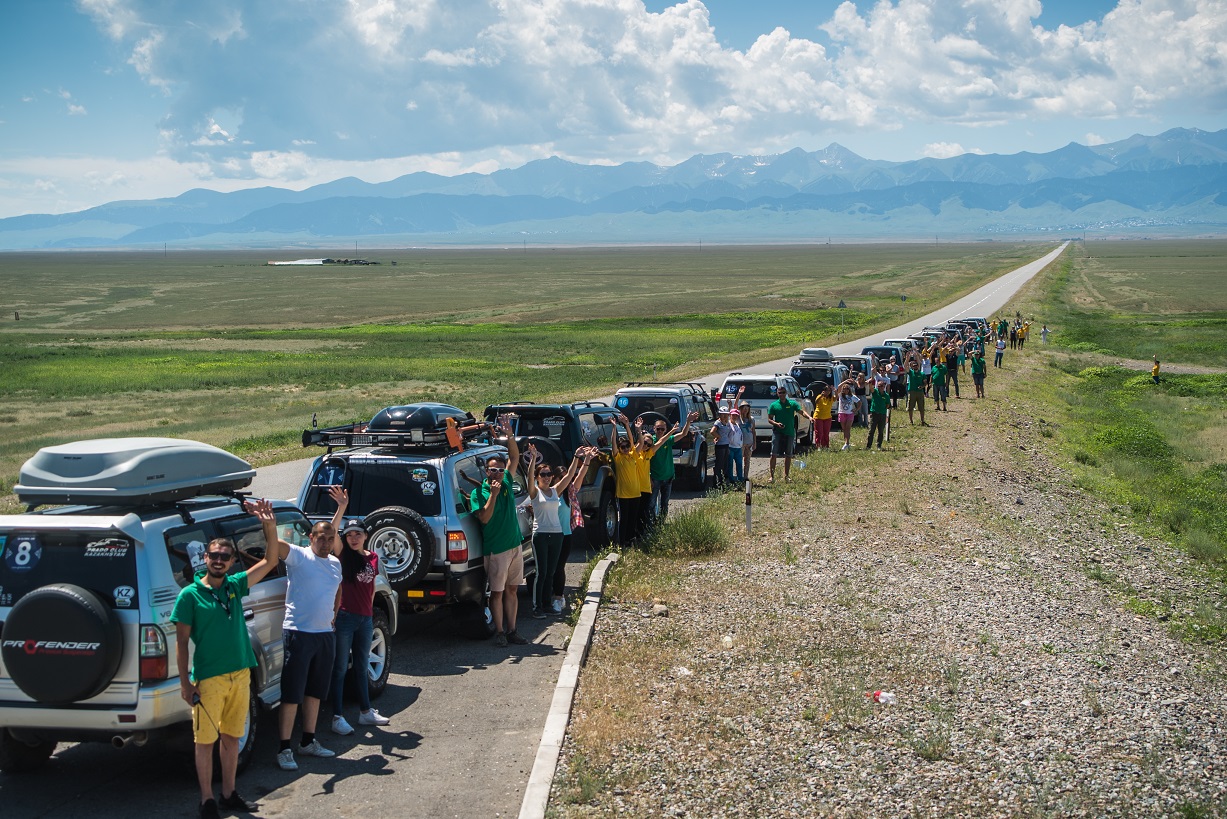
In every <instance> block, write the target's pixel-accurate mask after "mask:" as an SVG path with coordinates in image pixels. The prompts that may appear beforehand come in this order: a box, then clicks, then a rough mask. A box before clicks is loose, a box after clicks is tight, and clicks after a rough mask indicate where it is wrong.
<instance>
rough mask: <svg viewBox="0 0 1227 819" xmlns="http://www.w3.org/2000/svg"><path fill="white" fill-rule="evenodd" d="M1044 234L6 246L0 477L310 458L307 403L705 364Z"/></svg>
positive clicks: (830, 321) (494, 397) (779, 350)
mask: <svg viewBox="0 0 1227 819" xmlns="http://www.w3.org/2000/svg"><path fill="white" fill-rule="evenodd" d="M1048 249H1049V248H1048V246H1045V245H1030V244H1011V245H1005V244H1001V245H998V244H979V245H943V246H940V247H933V246H915V245H913V246H892V245H877V246H863V247H849V246H831V247H827V246H815V247H804V248H798V247H768V248H763V247H752V248H719V249H710V248H708V249H704V250H703V251H702V252H701V253H700V252H698V251H697V250H696V249H680V248H639V249H610V250H565V251H563V250H559V251H528V252H523V251H521V250H515V251H487V250H482V251H451V252H438V251H435V252H430V253H426V252H414V251H403V252H400V253H392V254H386V255H381V256H380V257H379V261H381V264H379V265H378V266H369V267H352V266H347V267H336V266H327V267H275V268H274V267H268V266H266V265H265V264H264V261H265V259H266V258H267V256H265V255H263V254H261V255H260V256H256V255H254V254H250V253H218V254H192V253H183V254H172V255H170V256H167V257H165V258H163V257H162V256H161V255H158V254H144V255H139V254H13V255H8V256H4V257H0V263H2V264H3V268H2V270H3V274H2V276H0V283H2V284H3V285H4V286H3V288H2V292H4V293H5V299H6V304H5V309H6V312H5V313H4V314H2V315H4V316H5V318H6V320H5V322H4V325H3V330H2V331H0V360H2V361H3V362H4V379H3V381H2V382H0V398H2V399H3V402H4V403H3V407H0V481H2V482H3V486H4V487H7V486H9V485H11V483H12V482H13V481H14V479H15V478H16V473H17V469H18V467H19V466H20V464H21V462H22V461H23V460H24V459H25V458H27V457H29V455H30V454H32V453H33V452H34V451H35V450H36V449H37V448H38V447H40V446H46V445H48V444H52V443H58V442H63V441H68V440H73V439H77V438H83V437H102V436H110V435H133V434H158V435H171V436H177V437H190V438H197V439H199V440H204V441H207V442H209V443H214V444H218V445H221V446H225V447H228V448H230V449H232V450H234V451H237V452H239V453H241V454H243V455H245V456H247V457H249V458H251V459H253V460H255V461H256V462H258V463H261V462H268V461H270V460H277V459H284V458H288V457H296V456H297V455H299V453H300V452H301V450H299V449H298V448H297V446H296V442H297V440H298V435H299V433H300V432H301V429H302V427H303V426H304V425H306V424H308V423H309V421H310V419H311V416H312V414H313V413H318V415H319V419H320V422H321V423H325V424H327V423H339V422H342V421H345V420H350V419H354V418H357V417H369V415H370V413H372V412H373V411H375V410H377V409H378V408H380V407H382V406H386V405H388V404H389V403H395V402H407V401H414V400H441V401H447V402H449V403H454V404H456V405H458V406H461V407H465V408H468V409H472V410H475V411H477V410H480V409H481V408H482V407H483V406H484V405H485V404H487V403H491V402H494V401H504V400H512V399H544V398H559V399H563V398H565V399H572V398H583V397H591V396H594V395H600V394H603V393H605V392H606V391H608V390H610V389H611V387H612V385H615V384H617V383H618V382H619V381H623V380H627V379H642V378H650V377H651V376H652V374H653V372H655V373H656V375H657V376H658V377H662V378H663V377H672V378H683V377H694V376H698V375H703V374H706V373H708V372H711V371H712V370H713V369H718V368H720V367H726V366H727V367H734V366H740V365H744V364H748V363H752V362H754V361H761V360H763V359H764V358H773V357H779V356H782V355H786V354H787V353H789V352H792V351H795V350H796V349H798V348H799V347H801V346H805V345H806V344H812V343H816V342H820V341H830V340H834V339H835V338H837V337H838V336H839V328H840V327H841V326H843V327H844V334H845V337H851V336H852V335H853V334H859V333H861V332H862V331H863V330H868V329H871V328H874V327H886V326H891V325H893V324H894V323H896V322H897V321H898V320H899V319H901V318H903V317H905V316H912V315H920V314H923V313H924V312H927V311H929V310H931V309H934V308H935V307H936V306H937V305H940V304H942V303H944V302H946V301H948V300H950V299H951V298H954V297H956V296H957V295H959V294H960V293H963V292H966V291H968V290H971V289H974V288H975V287H976V286H978V285H979V284H981V283H982V282H984V281H985V280H986V279H990V278H992V277H994V276H997V275H999V274H1001V273H1003V272H1005V271H1008V270H1010V269H1013V268H1014V267H1017V266H1018V265H1020V264H1022V263H1025V262H1027V261H1030V260H1032V259H1034V258H1036V257H1038V256H1040V255H1042V254H1043V253H1044V252H1046V251H1047V250H1048ZM297 255H298V254H296V253H292V254H288V255H287V256H285V258H292V257H295V256H297ZM320 255H326V254H320ZM337 255H340V254H337ZM393 261H395V262H397V264H396V265H395V266H394V265H393V264H392V262H393ZM900 296H908V298H907V300H906V302H904V301H903V300H901V299H900ZM841 300H843V301H845V302H846V304H847V305H848V308H847V309H844V310H839V309H837V308H836V305H837V304H838V303H839V302H840V301H841ZM10 308H11V309H16V310H20V312H21V319H20V321H10V320H7V317H8V315H11V314H10V313H8V312H7V310H8V309H10Z"/></svg>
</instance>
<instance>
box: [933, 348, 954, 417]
mask: <svg viewBox="0 0 1227 819" xmlns="http://www.w3.org/2000/svg"><path fill="white" fill-rule="evenodd" d="M949 372H950V369H949V368H948V367H947V366H946V362H945V361H943V360H941V359H939V360H938V362H937V363H936V364H934V365H933V406H934V407H936V408H937V409H940V410H941V411H942V412H946V399H947V398H948V397H949V396H950V387H949V386H948V385H947V384H946V377H947V375H948V374H949ZM939 404H940V406H938V405H939Z"/></svg>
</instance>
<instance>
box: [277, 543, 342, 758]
mask: <svg viewBox="0 0 1227 819" xmlns="http://www.w3.org/2000/svg"><path fill="white" fill-rule="evenodd" d="M280 547H281V553H282V557H283V558H284V560H285V566H286V572H287V574H288V575H289V579H290V582H289V586H287V588H286V594H285V620H284V621H283V622H282V624H281V628H282V639H283V645H284V647H285V660H284V663H283V664H282V667H281V712H280V714H278V722H279V725H278V727H279V728H280V733H281V737H280V738H281V747H280V748H279V749H278V751H277V764H278V765H279V766H281V769H282V770H285V771H296V770H298V763H297V762H296V761H295V760H294V754H295V752H297V753H298V754H299V755H301V756H318V757H333V756H336V753H335V752H333V751H330V750H328V749H327V748H325V747H324V746H323V745H320V743H319V740H318V739H316V738H315V726H316V722H317V721H318V719H319V713H320V700H322V699H323V698H324V697H326V696H328V689H329V687H330V686H331V685H332V667H333V662H334V661H335V658H336V633H335V631H334V624H335V623H336V618H337V609H338V608H340V605H341V561H340V560H338V559H337V557H336V551H337V550H338V549H339V548H340V543H339V540H338V538H337V528H336V525H335V524H334V523H329V522H328V521H320V522H319V523H316V524H315V526H313V527H312V528H311V547H310V548H307V547H305V546H292V545H290V544H288V543H286V542H285V541H281V542H280ZM300 705H301V706H302V741H301V742H300V743H299V746H298V748H297V749H295V748H293V747H292V746H291V744H290V735H291V734H292V733H293V732H294V719H295V717H296V716H297V715H298V709H299V706H300Z"/></svg>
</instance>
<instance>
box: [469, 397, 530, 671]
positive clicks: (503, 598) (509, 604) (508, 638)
mask: <svg viewBox="0 0 1227 819" xmlns="http://www.w3.org/2000/svg"><path fill="white" fill-rule="evenodd" d="M496 430H497V431H498V432H501V433H502V434H503V435H506V436H507V457H506V458H504V457H503V456H501V455H491V456H490V457H488V458H486V479H485V480H484V481H482V483H481V486H479V487H477V488H476V489H474V490H473V494H472V495H471V496H470V505H471V507H472V509H473V515H474V516H475V517H476V518H477V520H478V522H479V523H481V542H482V554H483V555H484V556H485V558H484V559H485V563H486V580H487V581H488V582H489V584H490V614H491V617H492V618H493V620H494V644H495V645H496V646H498V647H499V648H505V647H506V646H507V644H508V643H513V644H515V645H524V644H525V643H527V642H528V640H527V639H525V638H524V637H521V636H520V635H519V633H517V632H516V615H517V614H518V613H519V609H520V600H519V596H518V594H517V592H518V590H519V588H520V584H521V583H523V582H524V554H523V552H522V551H521V549H520V544H521V536H520V521H519V518H517V517H516V509H515V484H513V483H512V478H511V471H510V470H509V469H508V468H507V467H508V464H518V463H519V462H520V447H519V446H518V445H517V444H516V438H515V433H513V432H512V431H511V424H510V423H509V422H508V420H507V419H506V418H500V419H499V421H498V425H497V427H496Z"/></svg>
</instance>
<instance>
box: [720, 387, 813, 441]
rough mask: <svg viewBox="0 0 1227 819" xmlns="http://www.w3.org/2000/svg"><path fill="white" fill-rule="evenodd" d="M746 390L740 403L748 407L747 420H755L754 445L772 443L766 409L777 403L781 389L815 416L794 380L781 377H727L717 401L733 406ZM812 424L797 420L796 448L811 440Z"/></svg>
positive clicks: (811, 403) (811, 405) (801, 418)
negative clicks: (738, 395) (765, 442)
mask: <svg viewBox="0 0 1227 819" xmlns="http://www.w3.org/2000/svg"><path fill="white" fill-rule="evenodd" d="M742 387H745V392H744V393H742V395H741V400H742V401H745V402H747V403H749V405H750V416H751V417H752V418H753V419H754V441H755V443H756V444H757V443H761V442H764V441H768V442H769V441H770V440H771V424H769V423H767V409H768V408H769V407H770V406H771V404H772V402H773V401H775V400H776V398H777V397H778V396H776V390H777V389H779V388H780V387H783V388H784V390H785V391H786V393H787V395H788V397H789V398H791V399H793V400H794V401H796V402H797V403H798V404H800V405H801V406H802V407H804V408H805V411H806V412H808V413H809V414H810V415H811V416H812V415H813V414H814V402H813V401H810V400H809V399H808V398H806V397H805V395H804V393H803V392H802V390H801V386H800V385H799V384H798V383H797V379H795V378H793V377H792V376H791V375H786V374H784V373H742V372H733V373H729V375H728V377H727V378H725V379H724V386H722V387H721V388H720V400H722V401H727V402H729V403H730V404H732V403H733V402H734V401H735V400H736V398H737V391H738V390H740V389H741V388H742ZM812 426H813V424H811V423H810V422H809V421H807V420H806V419H805V418H803V417H801V416H799V415H798V416H797V444H798V445H799V446H804V445H805V443H806V442H808V441H809V440H810V438H811V427H812Z"/></svg>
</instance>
